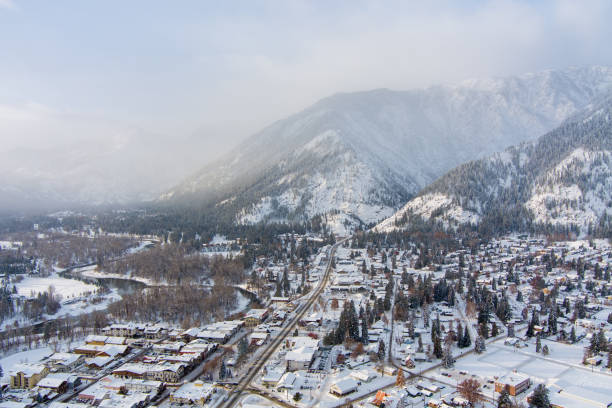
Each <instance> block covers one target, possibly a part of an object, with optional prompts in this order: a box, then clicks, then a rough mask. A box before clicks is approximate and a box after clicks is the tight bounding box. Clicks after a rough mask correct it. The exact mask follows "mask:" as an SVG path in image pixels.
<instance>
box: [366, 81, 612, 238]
mask: <svg viewBox="0 0 612 408" xmlns="http://www.w3.org/2000/svg"><path fill="white" fill-rule="evenodd" d="M415 215H416V216H419V217H422V218H425V219H434V220H436V221H439V222H441V223H443V224H445V225H447V226H458V225H461V224H472V225H476V224H478V225H479V226H480V228H481V230H483V231H491V232H498V231H502V232H505V231H508V230H537V231H540V232H542V231H544V232H545V231H548V232H550V231H555V232H563V233H567V232H574V233H579V234H581V235H586V234H589V233H593V232H598V233H600V234H607V233H609V232H610V231H611V225H612V223H611V221H612V218H610V215H612V93H610V94H608V95H605V96H602V97H601V98H600V99H599V100H597V101H596V102H594V103H593V104H592V105H590V106H589V107H587V108H586V109H585V110H584V111H582V112H580V113H578V114H576V115H574V116H573V117H571V118H570V119H568V120H567V121H565V123H563V124H562V125H561V126H560V127H558V128H557V129H555V130H553V131H551V132H549V133H547V134H545V135H544V136H542V137H541V138H539V139H538V140H537V141H534V142H526V143H523V144H521V145H519V146H516V147H511V148H509V149H507V150H506V151H504V152H503V153H497V154H494V155H492V156H490V157H488V158H485V159H480V160H477V161H472V162H469V163H466V164H464V165H461V166H459V167H457V168H456V169H454V170H452V171H450V172H449V173H447V174H446V175H444V176H443V177H441V178H440V179H438V180H437V181H436V182H434V183H433V184H431V185H430V186H429V187H427V188H426V189H424V190H423V191H422V192H421V193H419V195H418V196H417V197H415V198H414V199H412V200H411V201H410V202H408V204H406V205H405V206H404V207H403V208H402V209H401V210H400V211H398V212H397V213H396V214H394V215H393V216H392V217H390V218H388V219H386V220H385V221H383V222H382V223H380V224H379V225H377V226H376V228H375V229H376V230H377V231H391V230H394V229H401V228H403V227H405V226H406V225H407V224H408V223H409V222H410V220H411V219H412V220H414V218H412V217H413V216H415Z"/></svg>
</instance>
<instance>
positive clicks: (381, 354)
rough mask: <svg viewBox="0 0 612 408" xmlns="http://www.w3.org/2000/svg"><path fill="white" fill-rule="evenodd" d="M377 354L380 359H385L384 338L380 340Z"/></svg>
mask: <svg viewBox="0 0 612 408" xmlns="http://www.w3.org/2000/svg"><path fill="white" fill-rule="evenodd" d="M376 355H377V356H378V359H379V360H380V361H384V360H385V342H384V341H382V340H379V341H378V352H377V353H376Z"/></svg>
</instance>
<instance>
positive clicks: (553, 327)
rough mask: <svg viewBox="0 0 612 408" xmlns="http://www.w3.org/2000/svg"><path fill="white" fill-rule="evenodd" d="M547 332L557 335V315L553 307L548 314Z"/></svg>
mask: <svg viewBox="0 0 612 408" xmlns="http://www.w3.org/2000/svg"><path fill="white" fill-rule="evenodd" d="M548 332H549V333H552V334H557V313H556V312H555V308H554V307H552V308H551V309H550V313H549V314H548Z"/></svg>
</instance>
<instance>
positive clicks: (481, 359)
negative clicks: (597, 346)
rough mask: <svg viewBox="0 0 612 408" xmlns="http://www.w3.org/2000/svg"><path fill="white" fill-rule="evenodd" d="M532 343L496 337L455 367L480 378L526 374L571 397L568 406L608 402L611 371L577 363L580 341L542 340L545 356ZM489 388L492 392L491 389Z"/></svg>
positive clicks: (578, 361) (552, 390)
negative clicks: (525, 344) (511, 343)
mask: <svg viewBox="0 0 612 408" xmlns="http://www.w3.org/2000/svg"><path fill="white" fill-rule="evenodd" d="M532 343H533V341H532V342H531V343H529V344H528V347H526V348H521V349H516V350H515V349H514V348H513V347H510V346H505V345H504V344H503V340H498V341H496V342H494V343H492V344H489V345H487V351H486V352H485V353H483V354H480V355H479V354H471V355H469V356H466V357H465V358H461V359H459V360H458V361H457V363H456V364H455V371H467V372H469V373H470V374H475V375H477V376H479V377H481V378H484V379H494V378H495V377H501V376H503V375H505V374H507V373H511V372H512V371H516V372H518V373H521V374H524V375H527V376H529V377H530V378H531V381H532V383H534V384H540V383H544V384H545V385H546V386H547V387H548V389H549V390H550V393H551V395H552V396H556V394H559V395H560V396H563V397H564V398H568V399H569V400H573V401H574V404H572V405H571V406H604V407H605V406H606V405H607V404H608V403H609V402H610V397H609V396H608V394H609V391H610V390H611V389H612V375H610V374H609V373H605V372H599V371H600V370H602V369H601V368H599V367H597V368H595V369H591V368H588V367H585V366H583V365H582V364H581V360H582V354H583V346H584V345H581V344H576V345H567V344H562V343H557V342H554V341H548V340H542V347H543V346H544V345H548V347H549V348H550V350H551V352H550V354H549V355H548V356H543V355H542V354H539V353H536V352H535V345H534V344H532ZM455 375H457V374H455ZM455 380H457V378H455ZM533 387H534V386H533V385H532V388H533ZM489 391H490V392H491V393H492V392H493V390H492V389H490V390H489ZM530 392H531V389H530V391H529V392H527V393H523V394H521V396H522V397H526V396H527V394H529V393H530ZM585 398H586V399H587V400H588V401H585V400H584V399H585Z"/></svg>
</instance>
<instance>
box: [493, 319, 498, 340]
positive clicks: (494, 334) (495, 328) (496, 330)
mask: <svg viewBox="0 0 612 408" xmlns="http://www.w3.org/2000/svg"><path fill="white" fill-rule="evenodd" d="M498 334H499V329H498V328H497V324H496V323H495V322H493V326H492V327H491V337H497V335H498Z"/></svg>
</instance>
